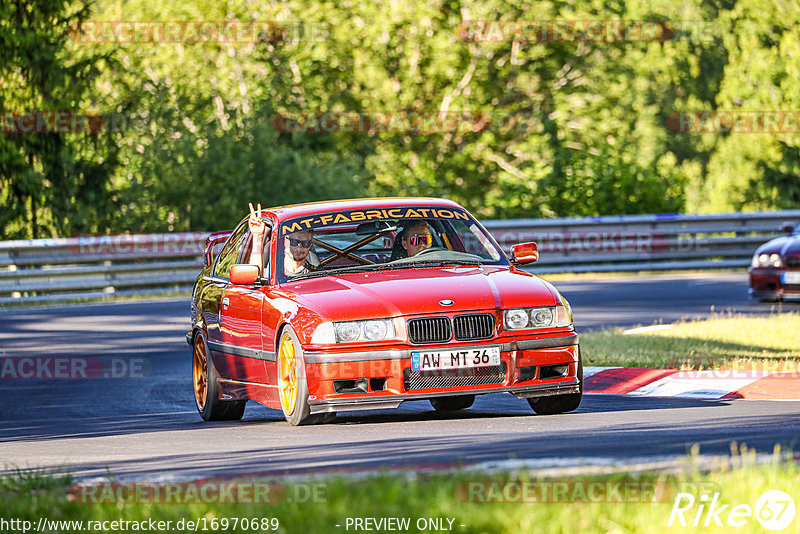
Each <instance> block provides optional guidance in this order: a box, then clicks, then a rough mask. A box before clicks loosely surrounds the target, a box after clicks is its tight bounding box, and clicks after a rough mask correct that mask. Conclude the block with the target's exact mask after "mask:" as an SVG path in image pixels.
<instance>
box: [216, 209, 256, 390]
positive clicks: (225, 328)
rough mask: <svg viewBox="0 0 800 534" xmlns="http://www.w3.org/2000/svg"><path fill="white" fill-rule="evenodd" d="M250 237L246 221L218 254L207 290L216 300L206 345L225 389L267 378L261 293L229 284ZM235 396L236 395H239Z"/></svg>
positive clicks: (243, 385) (239, 388)
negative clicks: (262, 347) (261, 330)
mask: <svg viewBox="0 0 800 534" xmlns="http://www.w3.org/2000/svg"><path fill="white" fill-rule="evenodd" d="M249 239H250V233H249V230H248V228H247V224H246V222H245V223H243V225H242V226H240V227H239V228H237V230H236V231H235V232H234V234H233V235H232V236H231V239H229V240H228V243H227V244H226V245H225V248H224V249H223V250H222V252H221V253H220V255H219V256H218V258H217V261H216V262H215V264H214V269H213V271H212V273H213V276H212V283H211V284H209V289H208V290H207V292H208V293H209V295H208V298H209V299H212V298H213V299H217V302H218V306H217V311H218V313H217V317H216V321H215V323H216V324H215V325H214V326H213V327H212V321H213V320H214V318H213V317H212V318H209V320H208V325H209V328H208V335H209V340H208V341H209V343H208V345H209V348H210V349H211V351H212V357H213V360H214V366H215V367H216V369H217V373H218V375H219V377H220V381H222V382H225V383H226V384H225V387H224V390H225V391H227V392H232V391H233V390H241V389H244V390H249V387H248V386H247V384H249V383H264V382H265V380H266V375H265V369H264V360H263V358H262V355H261V332H260V325H261V308H262V302H263V300H264V298H263V293H261V292H260V291H259V289H258V288H255V287H253V286H249V287H248V286H238V285H235V284H232V283H231V282H230V278H229V271H230V267H231V265H235V264H236V263H239V262H240V260H241V258H242V255H243V249H244V248H245V246H247V245H248V244H249ZM248 250H249V248H248ZM240 394H244V395H245V396H247V397H248V398H255V397H258V395H254V396H251V395H250V394H249V392H247V391H245V392H240ZM236 396H237V398H238V397H239V394H237V395H236Z"/></svg>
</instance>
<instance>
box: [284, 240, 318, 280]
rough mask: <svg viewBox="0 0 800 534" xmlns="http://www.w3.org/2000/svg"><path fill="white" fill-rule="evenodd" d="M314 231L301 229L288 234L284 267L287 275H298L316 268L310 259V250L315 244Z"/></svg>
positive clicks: (285, 244)
mask: <svg viewBox="0 0 800 534" xmlns="http://www.w3.org/2000/svg"><path fill="white" fill-rule="evenodd" d="M313 238H314V233H313V232H312V231H311V230H301V231H299V232H294V233H291V234H286V237H285V238H284V239H285V243H284V245H283V247H284V250H285V251H286V253H285V258H284V262H283V268H284V271H285V272H286V276H297V275H299V274H306V273H308V272H309V271H312V270H314V267H313V266H312V265H311V262H309V261H308V259H309V252H310V251H311V245H312V244H313V242H314V241H313Z"/></svg>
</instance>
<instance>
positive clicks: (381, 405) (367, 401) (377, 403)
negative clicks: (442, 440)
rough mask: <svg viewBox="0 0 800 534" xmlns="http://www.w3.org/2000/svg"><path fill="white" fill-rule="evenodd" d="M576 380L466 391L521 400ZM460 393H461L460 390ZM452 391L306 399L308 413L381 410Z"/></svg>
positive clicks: (574, 388)
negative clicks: (309, 410) (503, 395)
mask: <svg viewBox="0 0 800 534" xmlns="http://www.w3.org/2000/svg"><path fill="white" fill-rule="evenodd" d="M580 391H581V389H580V382H579V380H578V379H577V378H571V379H569V380H567V381H563V382H560V383H558V384H534V385H528V386H515V387H502V388H491V389H480V390H472V391H469V392H468V393H466V394H472V395H474V394H480V395H484V394H486V393H511V394H512V395H515V396H517V397H519V398H521V399H529V398H534V397H549V396H551V395H566V394H569V393H579V392H580ZM460 394H461V395H464V394H465V393H464V392H463V391H462V392H460ZM455 395H456V392H453V391H444V392H435V393H434V392H431V393H405V394H401V395H392V396H391V397H389V396H381V397H371V398H370V397H361V398H341V399H331V400H309V402H308V404H309V406H310V408H311V413H312V414H315V413H326V412H348V411H357V410H385V409H389V408H397V407H398V406H400V404H402V403H403V402H405V401H413V400H427V399H432V398H434V397H452V396H455Z"/></svg>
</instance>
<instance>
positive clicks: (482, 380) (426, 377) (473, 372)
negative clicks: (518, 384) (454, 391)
mask: <svg viewBox="0 0 800 534" xmlns="http://www.w3.org/2000/svg"><path fill="white" fill-rule="evenodd" d="M505 380H506V363H505V362H502V363H501V364H500V365H496V366H494V367H473V368H465V369H445V370H441V371H412V370H411V369H405V370H404V371H403V385H404V386H405V388H406V391H411V390H414V389H431V388H456V387H461V386H477V385H482V384H501V383H503V382H505Z"/></svg>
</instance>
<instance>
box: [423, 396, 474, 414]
mask: <svg viewBox="0 0 800 534" xmlns="http://www.w3.org/2000/svg"><path fill="white" fill-rule="evenodd" d="M430 402H431V406H433V409H434V410H436V411H437V412H454V411H456V410H466V409H467V408H469V407H470V406H472V404H473V403H474V402H475V395H459V396H457V397H434V398H432V399H431V400H430Z"/></svg>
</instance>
